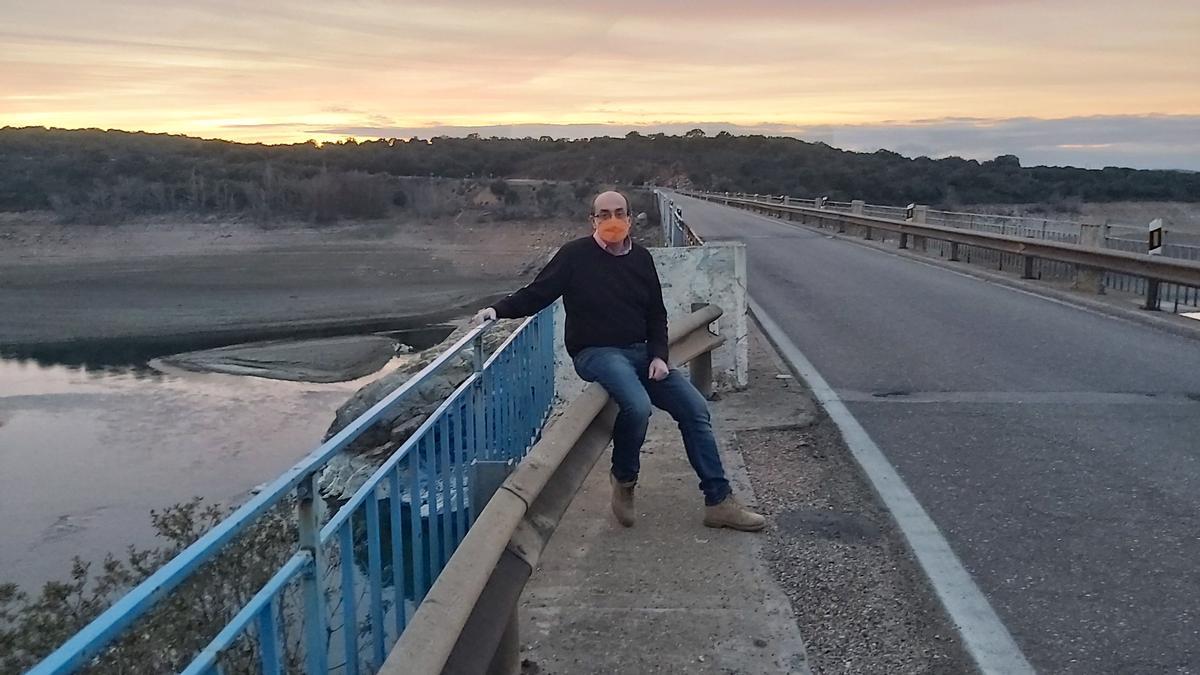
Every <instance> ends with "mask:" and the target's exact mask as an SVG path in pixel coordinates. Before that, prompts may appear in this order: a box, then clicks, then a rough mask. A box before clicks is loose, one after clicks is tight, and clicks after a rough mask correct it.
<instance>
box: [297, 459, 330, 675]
mask: <svg viewBox="0 0 1200 675" xmlns="http://www.w3.org/2000/svg"><path fill="white" fill-rule="evenodd" d="M316 495H317V472H316V471H313V472H311V473H309V474H308V475H307V476H305V477H304V480H303V481H301V482H300V484H299V485H298V486H296V521H297V524H298V530H299V540H300V541H299V543H300V548H301V549H303V550H306V551H308V552H309V554H310V555H311V556H312V564H311V565H309V566H308V567H307V568H305V570H304V573H303V574H302V575H301V578H300V591H301V595H302V596H303V598H304V638H305V645H304V654H305V661H306V662H307V666H308V672H309V675H324V674H325V673H326V672H328V670H329V668H328V666H329V661H328V658H327V654H326V653H325V647H326V644H325V641H326V639H327V637H328V636H327V635H326V631H325V594H324V592H323V590H322V589H321V583H322V581H323V580H324V577H325V565H324V560H323V558H322V556H321V541H320V537H321V523H320V516H319V514H318V502H317V499H316Z"/></svg>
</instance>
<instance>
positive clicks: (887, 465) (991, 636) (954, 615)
mask: <svg viewBox="0 0 1200 675" xmlns="http://www.w3.org/2000/svg"><path fill="white" fill-rule="evenodd" d="M749 304H750V311H751V312H752V313H753V314H754V317H755V319H757V320H758V323H759V325H760V326H762V329H763V332H764V333H765V334H766V336H767V338H768V339H770V340H771V342H772V343H773V344H774V345H775V347H776V349H778V350H779V352H780V354H782V355H783V358H784V360H785V361H787V362H788V363H789V364H790V365H791V367H792V368H793V369H794V370H795V371H796V373H797V374H798V375H799V376H800V377H802V378H804V381H805V382H807V383H808V386H809V388H810V389H811V390H812V392H813V395H814V396H816V397H817V400H818V401H820V403H821V405H822V407H824V408H825V412H827V413H828V414H829V417H830V418H831V419H833V421H834V423H835V424H837V426H838V429H840V430H841V432H842V438H843V439H844V440H845V441H846V445H847V447H849V448H850V452H851V454H853V455H854V459H855V461H857V462H858V465H859V466H860V467H862V470H863V473H865V474H866V475H867V479H868V480H870V481H871V485H872V487H874V489H875V492H876V494H878V495H879V497H880V499H881V500H883V503H884V506H886V507H887V509H888V510H889V511H891V513H892V517H893V518H894V519H895V520H896V524H897V525H898V526H899V528H900V531H901V532H902V533H904V537H905V539H907V540H908V545H909V547H910V548H911V549H912V551H913V553H914V554H915V555H916V556H917V562H918V563H920V565H921V568H922V569H923V570H924V571H925V576H927V577H928V578H929V582H930V584H931V585H932V586H933V589H934V591H935V592H936V593H937V596H938V599H939V600H940V601H941V603H942V606H943V607H945V609H946V613H947V614H949V615H950V619H951V620H952V621H953V622H954V624H955V626H956V628H957V629H958V632H959V635H960V636H961V637H962V641H963V645H964V646H965V647H966V649H967V651H968V652H969V653H970V654H971V658H973V659H974V660H975V664H976V665H977V666H978V667H979V670H980V671H981V672H983V673H985V674H987V675H992V674H993V673H994V674H996V675H999V674H1001V673H1003V674H1004V675H1009V674H1012V675H1017V674H1024V673H1033V672H1034V670H1033V666H1031V665H1030V664H1029V661H1027V660H1026V659H1025V655H1024V654H1022V653H1021V649H1020V647H1018V646H1017V643H1016V642H1014V641H1013V638H1012V635H1011V634H1009V632H1008V629H1007V628H1005V626H1004V623H1003V622H1001V621H1000V617H999V616H997V615H996V612H995V610H993V609H992V606H991V604H989V603H988V601H987V598H985V597H984V595H983V592H982V591H980V590H979V587H978V586H977V585H975V581H974V580H973V579H972V578H971V575H970V574H969V573H968V572H967V570H966V569H965V568H964V567H963V565H962V562H961V561H959V559H958V556H956V555H955V554H954V551H953V550H952V549H951V548H950V544H949V542H947V541H946V539H945V537H943V536H942V533H941V532H940V531H939V530H938V527H937V525H936V524H935V523H934V522H933V519H931V518H930V517H929V514H928V513H926V512H925V509H924V508H923V507H922V506H921V503H920V502H918V501H917V498H916V496H914V495H913V493H912V491H910V490H909V489H908V486H907V485H905V484H904V480H903V479H902V478H900V474H898V473H897V472H896V469H895V467H893V466H892V464H891V462H889V461H888V460H887V457H885V456H884V454H883V452H882V451H881V450H880V449H879V446H877V445H875V441H873V440H871V437H870V436H869V435H868V434H867V431H866V430H865V429H863V427H862V425H861V424H859V423H858V420H857V419H855V418H854V416H853V415H851V414H850V411H849V410H848V409H847V408H846V405H845V404H844V403H842V400H841V399H840V398H839V397H838V395H837V392H835V391H834V390H833V388H832V387H830V386H829V383H828V382H826V381H825V378H824V377H821V374H820V373H819V372H817V369H816V368H815V367H813V364H812V363H810V362H809V360H808V359H807V358H805V356H804V354H803V353H801V351H800V350H799V349H798V348H797V347H796V345H795V344H793V343H792V341H791V339H789V338H788V336H787V334H785V333H784V332H783V329H782V328H780V327H779V324H777V323H775V322H774V321H773V320H772V319H771V317H769V316H767V314H766V312H764V311H763V309H762V307H760V306H759V304H758V303H757V302H755V301H754V300H753V299H749Z"/></svg>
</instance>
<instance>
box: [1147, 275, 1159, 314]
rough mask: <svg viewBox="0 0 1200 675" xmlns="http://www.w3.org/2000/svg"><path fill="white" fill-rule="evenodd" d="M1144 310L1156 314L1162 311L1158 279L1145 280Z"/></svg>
mask: <svg viewBox="0 0 1200 675" xmlns="http://www.w3.org/2000/svg"><path fill="white" fill-rule="evenodd" d="M1145 308H1146V309H1147V310H1150V311H1151V312H1157V311H1159V310H1161V309H1162V304H1161V299H1160V298H1159V293H1158V279H1146V305H1145Z"/></svg>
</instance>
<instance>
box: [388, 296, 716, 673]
mask: <svg viewBox="0 0 1200 675" xmlns="http://www.w3.org/2000/svg"><path fill="white" fill-rule="evenodd" d="M721 313H722V312H721V309H720V308H718V307H715V306H713V305H708V306H706V307H704V308H702V309H700V310H698V311H696V312H693V313H692V314H689V315H687V316H685V317H682V318H679V319H676V320H675V321H673V322H672V323H671V325H670V333H669V343H670V345H671V362H672V363H673V364H675V365H679V364H681V363H686V362H689V361H690V362H692V368H691V373H692V378H693V381H694V382H695V383H696V384H697V387H698V388H701V389H702V390H703V389H705V388H706V387H707V385H708V384H709V383H708V382H705V381H702V380H703V379H704V378H709V379H711V373H712V365H711V355H710V352H711V351H712V350H713V349H715V348H716V347H717V346H719V345H720V344H722V342H723V341H724V338H723V337H720V336H716V335H712V334H711V333H709V332H708V330H707V327H708V325H709V324H710V323H711V322H713V321H715V320H716V319H717V318H718V317H719V316H721ZM616 412H617V411H616V404H615V403H611V402H610V401H609V399H608V395H607V394H606V393H605V392H604V389H603V388H602V387H601V386H600V385H598V384H591V385H589V386H588V387H587V388H586V389H585V390H584V392H583V393H582V394H581V395H580V396H579V397H578V398H576V399H575V400H574V401H573V402H572V403H571V404H570V406H568V407H567V409H566V410H565V411H564V413H563V415H562V416H561V417H559V418H558V419H557V420H556V421H555V422H554V423H553V424H551V425H550V426H549V427H548V428H547V430H546V432H545V434H544V435H543V436H542V439H541V440H540V441H539V442H538V443H537V445H535V446H534V447H533V449H532V450H531V451H530V453H529V455H528V456H527V457H526V458H525V460H524V461H523V462H522V463H521V464H520V465H519V466H518V467H517V469H516V471H515V472H514V473H513V474H512V475H510V476H508V478H507V479H506V480H505V481H504V483H503V485H501V486H500V488H499V489H498V490H497V491H496V494H495V496H494V497H492V499H491V500H490V501H489V502H488V503H487V506H486V507H485V508H484V509H483V511H482V512H481V513H480V514H479V519H478V520H477V521H476V526H475V527H474V528H473V529H471V530H470V531H469V532H467V536H466V538H465V539H463V541H462V543H461V544H460V545H459V548H458V550H457V551H456V552H455V554H454V556H453V557H452V558H451V559H450V561H449V563H448V564H447V565H446V568H445V570H444V571H443V572H442V574H441V576H440V577H438V579H437V582H436V583H434V585H433V587H432V588H431V589H429V593H428V595H427V596H426V598H425V602H424V603H422V604H421V606H420V607H419V608H418V609H417V612H416V614H415V615H413V617H412V620H411V621H410V623H409V626H408V628H407V630H405V631H404V634H403V635H401V637H400V640H399V642H397V643H396V646H395V648H394V649H393V650H392V653H391V655H389V656H388V659H387V662H386V663H385V664H384V666H383V669H382V670H381V671H380V673H381V674H386V675H402V674H403V675H435V674H437V673H484V672H493V673H516V672H519V664H518V660H519V649H518V646H519V643H518V641H517V626H516V609H517V605H518V602H519V600H520V596H521V592H522V591H523V589H524V587H525V583H526V582H527V581H528V580H529V578H530V576H531V575H532V574H533V570H534V569H535V568H536V567H537V563H538V559H539V556H540V555H541V553H542V551H543V549H544V548H545V546H546V544H547V542H548V541H549V540H550V537H551V536H552V535H553V534H554V531H555V529H556V528H557V527H558V523H559V520H560V519H561V518H562V515H563V513H564V512H565V511H566V509H567V507H568V506H569V505H570V503H571V500H572V499H573V498H574V496H575V494H576V493H577V492H578V491H579V488H580V486H581V485H582V484H583V481H584V479H585V478H586V477H587V475H588V473H589V472H590V471H591V470H592V467H593V466H594V465H595V463H596V461H597V460H598V459H599V457H600V456H601V454H602V453H603V451H604V449H605V447H606V446H607V445H608V441H609V439H610V438H611V436H612V424H613V421H614V420H615V418H616Z"/></svg>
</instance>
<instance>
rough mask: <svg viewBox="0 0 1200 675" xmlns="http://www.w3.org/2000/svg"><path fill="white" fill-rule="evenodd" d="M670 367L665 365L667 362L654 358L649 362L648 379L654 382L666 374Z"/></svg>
mask: <svg viewBox="0 0 1200 675" xmlns="http://www.w3.org/2000/svg"><path fill="white" fill-rule="evenodd" d="M669 372H671V369H670V368H668V367H667V362H666V361H663V360H662V359H657V358H656V359H654V360H652V361H651V362H650V379H651V380H654V381H655V382H657V381H659V380H661V379H663V378H664V377H666V376H667V373H669Z"/></svg>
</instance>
